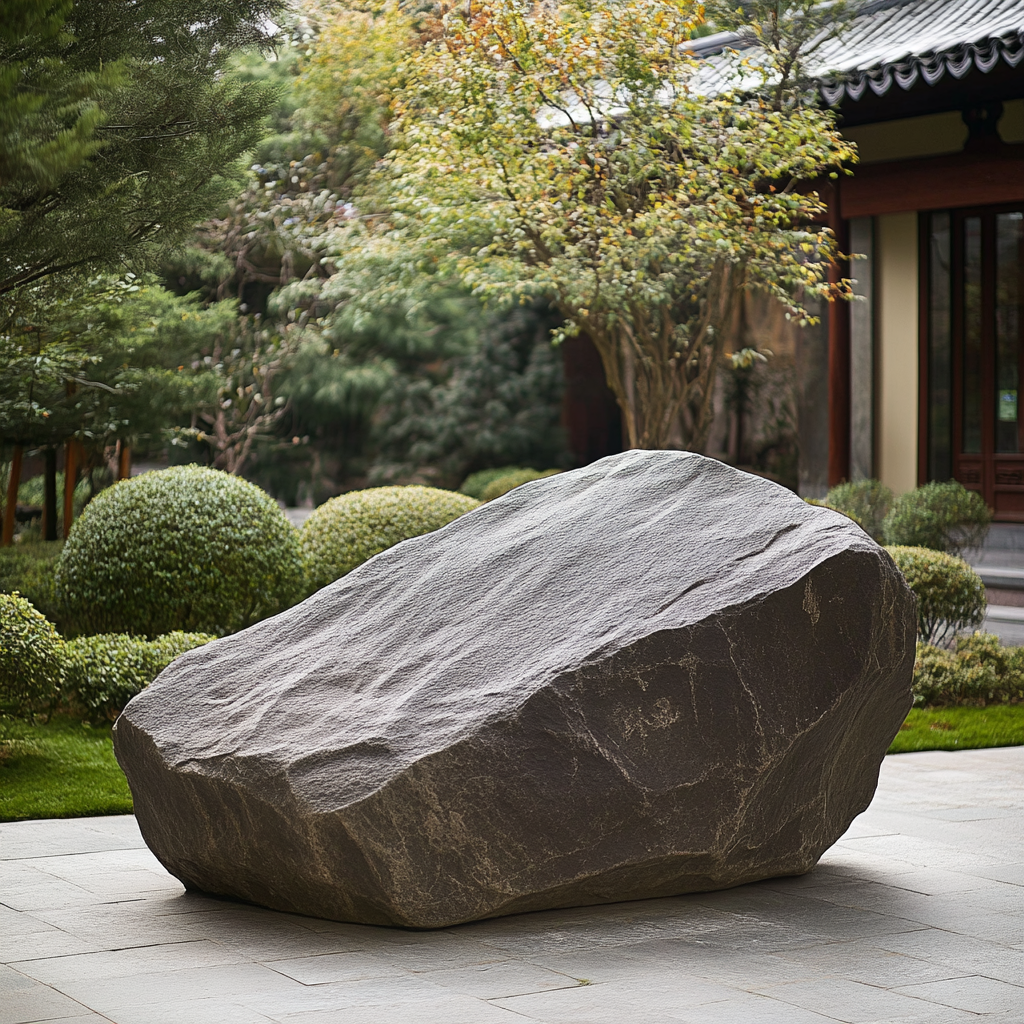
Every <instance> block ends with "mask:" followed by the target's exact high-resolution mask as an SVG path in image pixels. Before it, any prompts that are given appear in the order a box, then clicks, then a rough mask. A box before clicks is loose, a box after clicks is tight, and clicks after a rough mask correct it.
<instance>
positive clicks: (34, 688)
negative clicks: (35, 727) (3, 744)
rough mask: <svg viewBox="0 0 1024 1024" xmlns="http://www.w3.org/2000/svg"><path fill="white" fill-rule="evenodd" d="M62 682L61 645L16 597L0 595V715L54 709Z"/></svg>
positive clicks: (50, 627)
mask: <svg viewBox="0 0 1024 1024" xmlns="http://www.w3.org/2000/svg"><path fill="white" fill-rule="evenodd" d="M63 682H64V641H63V640H61V638H60V636H59V634H58V633H57V630H56V629H54V627H53V624H52V623H51V622H50V621H48V620H47V618H46V616H45V615H43V614H42V612H40V611H37V610H36V608H35V607H34V606H33V605H32V602H31V601H27V600H26V599H25V598H23V597H22V596H21V595H20V594H0V713H2V714H5V715H12V716H15V717H29V716H31V715H33V714H36V713H38V712H48V711H50V710H52V709H53V707H54V706H55V705H56V703H57V700H58V698H59V697H60V693H61V687H62V685H63Z"/></svg>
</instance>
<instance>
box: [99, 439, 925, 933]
mask: <svg viewBox="0 0 1024 1024" xmlns="http://www.w3.org/2000/svg"><path fill="white" fill-rule="evenodd" d="M914 638H915V621H914V603H913V597H912V595H911V593H910V591H909V590H908V588H907V586H906V584H905V583H904V581H903V578H902V577H901V576H900V574H899V573H898V571H897V570H896V568H895V566H894V565H893V563H892V561H891V559H890V558H889V556H888V555H887V554H886V553H885V552H884V551H883V550H882V549H881V548H879V547H878V546H877V545H876V544H875V543H874V542H873V541H871V540H870V538H868V536H867V535H866V534H864V533H863V532H862V531H861V530H860V529H859V528H858V527H857V526H856V525H854V524H853V523H852V522H851V521H850V520H848V519H846V518H845V517H844V516H841V515H840V514H838V513H836V512H832V511H829V510H827V509H823V508H818V507H814V506H811V505H808V504H806V503H805V502H803V501H801V500H800V499H799V498H797V497H796V496H795V495H793V494H791V493H790V492H788V491H786V490H784V489H783V488H781V487H779V486H777V485H775V484H773V483H770V482H768V481H765V480H762V479H759V478H757V477H753V476H749V475H747V474H744V473H740V472H738V471H736V470H733V469H731V468H729V467H728V466H725V465H723V464H721V463H719V462H715V461H713V460H710V459H705V458H703V457H701V456H698V455H690V454H685V453H679V452H663V451H662V452H641V451H631V452H626V453H624V454H622V455H616V456H612V457H610V458H607V459H603V460H602V461H600V462H597V463H595V464H593V465H590V466H587V467H585V468H583V469H580V470H576V471H574V472H571V473H565V474H562V475H560V476H555V477H550V478H548V479H545V480H541V481H537V482H535V483H531V484H527V485H525V486H524V487H520V488H518V489H516V490H514V491H512V492H510V493H509V494H507V495H506V496H505V497H503V498H500V499H498V500H497V501H494V502H491V503H489V504H486V505H483V506H481V507H480V508H478V509H475V510H474V511H472V512H470V513H468V514H467V515H465V516H463V517H462V518H460V519H457V520H456V521H455V522H453V523H451V524H450V525H449V526H446V527H445V528H444V529H442V530H439V531H437V532H436V533H432V534H427V535H425V536H422V537H416V538H414V539H412V540H408V541H405V542H404V543H402V544H399V545H398V546H396V547H394V548H391V549H390V550H388V551H385V552H384V553H382V554H380V555H378V556H377V557H376V558H374V559H372V560H371V561H369V562H367V563H366V564H364V565H362V566H360V567H359V568H358V569H356V570H355V571H354V572H352V573H350V574H349V575H348V576H346V577H344V578H342V579H341V580H339V581H338V582H337V583H334V584H332V585H331V586H329V587H327V588H325V589H324V590H322V591H320V592H318V593H317V594H315V595H313V596H312V597H311V598H309V600H307V601H305V602H304V603H303V604H301V605H298V606H297V607H295V608H292V609H291V610H289V611H287V612H285V613H283V614H281V615H278V616H277V617H275V618H273V619H269V620H267V621H265V622H262V623H260V624H258V625H256V626H253V627H252V628H250V629H248V630H246V631H244V632H242V633H239V634H236V635H234V636H230V637H226V638H224V639H222V640H218V641H215V642H214V643H212V644H209V645H208V646H205V647H201V648H198V649H197V650H194V651H190V652H189V653H187V654H185V655H184V656H182V657H181V658H180V659H179V660H178V661H176V662H175V663H174V664H173V665H171V666H170V667H169V668H168V669H166V670H165V671H164V672H163V673H162V674H161V675H160V676H159V678H158V679H157V680H156V681H155V682H154V683H153V685H152V686H151V687H150V688H149V689H148V690H147V691H145V692H144V693H142V694H140V695H139V696H138V697H136V698H135V699H134V700H133V701H132V702H131V703H130V704H129V705H128V707H127V709H126V710H125V712H124V714H123V715H122V716H121V718H120V719H119V720H118V723H117V726H116V728H115V731H114V741H115V749H116V751H117V756H118V759H119V761H120V762H121V765H122V767H123V768H124V770H125V773H126V774H127V776H128V781H129V783H130V784H131V788H132V793H133V796H134V799H135V811H136V814H137V816H138V820H139V824H140V826H141V829H142V833H143V835H144V837H145V839H146V842H147V843H148V844H149V846H150V848H151V849H152V850H153V852H154V853H155V854H156V855H157V857H159V859H160V860H161V861H162V862H163V864H164V865H165V866H166V867H167V869H168V870H169V871H170V872H172V873H173V874H174V875H176V876H177V877H178V878H180V879H181V880H182V881H183V882H184V883H185V884H186V885H187V886H189V887H191V888H195V889H200V890H204V891H206V892H210V893H220V894H224V895H230V896H235V897H239V898H242V899H245V900H249V901H252V902H254V903H260V904H263V905H265V906H268V907H275V908H279V909H281V910H289V911H296V912H298V913H302V914H309V915H313V916H318V917H327V918H334V919H337V920H342V921H358V922H365V923H371V924H390V925H403V926H408V927H414V928H433V927H441V926H444V925H450V924H456V923H458V922H463V921H470V920H474V919H477V918H483V917H493V916H497V915H501V914H511V913H516V912H519V911H528V910H537V909H542V908H549V907H564V906H572V905H580V904H592V903H603V902H611V901H616V900H629V899H638V898H643V897H650V896H663V895H669V894H675V893H685V892H693V891H699V890H707V889H717V888H724V887H728V886H733V885H739V884H741V883H744V882H751V881H754V880H756V879H761V878H766V877H770V876H777V875H790V874H799V873H802V872H805V871H808V870H809V869H810V868H812V867H813V866H814V864H815V863H816V862H817V860H818V858H819V857H820V855H821V854H822V853H823V852H824V851H825V850H826V849H827V848H828V847H829V846H830V845H831V844H832V843H833V842H835V840H836V839H837V838H838V837H839V836H840V835H841V834H842V833H843V832H844V831H845V830H846V828H847V826H848V825H849V823H850V821H851V820H852V819H853V818H854V816H855V815H857V814H858V813H860V812H861V811H862V810H864V808H865V807H867V805H868V803H869V802H870V800H871V797H872V794H873V793H874V789H875V785H876V782H877V778H878V768H879V764H880V762H881V760H882V757H883V755H884V754H885V751H886V748H887V747H888V745H889V743H890V741H891V739H892V737H893V736H894V735H895V733H896V731H897V730H898V729H899V726H900V724H901V722H902V721H903V718H904V717H905V715H906V713H907V710H908V709H909V707H910V704H911V696H910V680H911V672H912V667H913V660H914Z"/></svg>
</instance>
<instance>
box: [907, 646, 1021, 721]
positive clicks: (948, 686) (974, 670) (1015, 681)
mask: <svg viewBox="0 0 1024 1024" xmlns="http://www.w3.org/2000/svg"><path fill="white" fill-rule="evenodd" d="M1022 701H1024V647H1003V646H1002V645H1001V644H1000V642H999V638H998V637H996V636H993V635H991V634H990V633H975V634H974V635H973V636H961V637H957V640H956V646H955V648H954V649H953V650H949V649H947V648H943V647H933V646H931V645H929V644H925V643H919V644H918V645H917V660H916V661H915V663H914V703H915V705H919V706H923V707H951V706H956V705H968V706H971V707H985V706H986V705H989V704H1009V703H1020V702H1022Z"/></svg>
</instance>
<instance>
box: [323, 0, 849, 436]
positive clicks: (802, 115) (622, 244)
mask: <svg viewBox="0 0 1024 1024" xmlns="http://www.w3.org/2000/svg"><path fill="white" fill-rule="evenodd" d="M699 14H700V12H699V8H698V6H697V5H696V4H695V3H691V2H689V0H626V2H617V0H594V2H589V3H585V2H583V0H579V2H575V3H572V4H569V5H554V4H543V3H542V4H539V5H525V4H523V3H521V2H519V0H495V2H493V3H489V4H487V5H483V4H480V3H470V4H468V5H467V4H459V5H458V6H457V7H453V8H452V9H451V10H449V11H448V13H447V17H446V19H445V23H444V30H443V33H442V35H441V37H440V38H439V39H437V40H436V41H431V42H428V43H427V44H426V45H424V46H422V47H420V48H417V49H415V50H413V51H411V53H410V55H409V57H408V59H407V61H406V64H405V67H404V69H403V80H404V86H403V89H402V90H401V92H400V93H399V95H398V99H397V101H396V111H397V118H396V122H395V124H394V134H395V138H394V146H393V148H392V150H391V151H390V153H389V155H388V156H387V157H386V158H385V161H384V162H383V166H382V168H381V170H380V171H379V173H378V174H377V175H376V177H375V179H374V188H373V191H372V192H371V193H368V194H366V195H364V197H363V198H362V199H361V200H360V209H361V211H362V212H363V213H364V217H363V218H362V219H361V220H360V221H358V222H357V223H350V224H347V225H345V226H344V228H343V229H342V230H341V231H339V232H338V234H337V236H336V238H335V241H334V247H335V256H334V262H335V266H336V267H337V270H338V274H339V275H342V276H345V275H347V276H350V277H351V276H354V275H356V274H357V272H358V268H359V266H360V265H362V266H366V265H371V266H376V267H379V268H383V267H388V268H390V272H389V273H387V274H381V275H380V276H379V277H378V280H377V281H376V282H375V284H374V287H371V288H370V289H368V290H367V291H366V292H364V293H363V294H361V295H359V296H353V298H352V301H353V302H354V303H355V304H357V305H359V306H360V307H362V308H364V309H367V310H369V309H372V308H373V307H374V305H375V304H376V303H378V302H380V301H381V300H382V299H385V300H386V301H394V294H395V293H396V291H401V290H402V289H403V288H411V287H415V286H417V285H415V282H416V281H417V279H419V278H422V277H423V276H424V275H429V276H431V277H432V278H434V279H437V280H440V281H446V282H447V281H451V280H457V281H460V282H461V283H463V284H464V285H467V286H469V287H470V288H472V289H473V290H474V292H475V293H476V294H478V295H480V296H482V297H485V298H487V299H489V300H492V301H496V302H499V303H506V304H507V303H514V302H517V301H526V300H529V299H532V298H533V297H535V296H542V297H545V298H547V299H548V300H549V301H551V302H552V303H553V304H554V305H555V307H556V308H557V309H558V310H559V312H560V313H561V314H562V315H563V316H564V317H565V320H566V327H565V329H564V330H565V332H566V333H569V332H580V331H582V332H586V334H587V335H589V336H590V338H591V339H592V340H593V342H594V344H595V346H596V347H597V350H598V352H599V353H600V356H601V359H602V363H603V365H604V370H605V374H606V377H607V380H608V384H609V386H610V387H611V389H612V391H613V392H614V394H615V396H616V399H617V400H618V403H619V405H620V407H621V409H622V412H623V421H624V426H625V429H626V432H627V439H628V443H629V445H630V446H632V447H641V448H656V447H665V446H668V445H674V446H681V447H687V448H698V449H699V448H700V447H701V446H702V445H703V443H704V441H705V439H706V436H707V432H708V429H709V427H710V423H711V417H712V401H711V399H712V389H713V384H714V377H715V373H716V369H717V367H718V365H719V364H720V362H721V357H722V352H723V351H724V347H725V344H726V342H727V340H728V334H729V329H730V325H731V323H732V320H733V317H734V313H735V309H736V304H737V298H738V296H739V294H740V293H741V290H742V289H743V288H759V289H762V290H764V291H766V292H768V293H769V294H771V295H773V296H774V297H776V298H777V299H778V300H779V301H781V302H783V303H784V304H785V306H786V308H787V310H788V311H789V315H790V316H792V317H795V318H797V319H798V320H799V321H801V322H806V321H808V320H810V316H809V314H808V312H807V310H806V309H805V308H804V306H803V301H804V299H805V298H806V297H807V296H824V297H827V298H830V299H831V298H836V297H837V296H839V295H845V294H848V291H849V287H848V284H847V283H845V282H844V283H842V284H840V285H839V286H830V285H829V284H828V283H827V269H828V265H829V264H830V262H831V261H832V260H833V259H834V257H835V256H836V248H835V239H834V237H833V236H832V233H831V232H830V231H829V230H828V229H827V228H826V227H823V226H821V224H820V220H821V218H822V217H823V215H824V213H825V206H824V204H823V202H822V200H821V199H820V197H819V196H818V194H817V193H816V192H814V191H813V190H811V189H810V187H809V185H810V183H812V182H814V181H815V180H817V179H819V178H821V177H826V176H828V175H830V174H831V175H833V176H834V175H835V173H836V172H837V169H839V168H840V167H841V165H842V164H843V163H844V162H845V161H849V160H852V159H853V157H854V151H853V149H852V147H850V146H849V145H848V144H847V143H845V142H843V140H842V139H841V138H840V137H839V135H838V133H837V132H836V129H835V118H834V115H833V114H832V113H830V112H828V111H822V110H819V109H817V108H816V107H814V106H811V105H809V104H808V103H806V102H805V101H804V98H803V97H802V96H801V95H800V94H799V92H798V90H795V89H789V90H788V91H787V93H786V95H785V97H784V102H782V103H780V104H778V105H777V104H775V103H774V102H772V101H771V100H769V99H762V98H760V97H759V96H758V95H756V93H755V94H750V93H749V92H745V93H740V92H736V91H729V90H728V88H726V89H723V88H722V87H721V84H720V83H721V82H722V80H723V78H726V79H727V78H728V76H729V75H731V74H735V75H736V76H737V80H739V79H740V78H743V79H745V80H746V81H747V83H748V84H749V82H750V79H751V68H750V66H749V64H745V63H744V62H743V61H742V60H740V59H739V58H735V59H734V60H732V61H730V60H729V58H723V59H722V61H720V62H719V64H718V66H717V68H716V78H717V80H718V83H719V84H718V85H717V86H716V89H717V91H716V92H715V94H714V95H707V93H708V92H710V91H711V90H710V88H709V86H708V84H707V82H706V81H703V80H702V75H703V76H706V74H707V65H706V64H701V63H699V62H697V61H695V60H694V59H693V58H692V57H691V56H689V55H688V52H687V50H688V46H687V44H688V40H689V39H690V36H691V33H692V32H693V30H694V28H695V26H696V25H697V24H698V22H699ZM371 214H372V215H373V216H372V217H371V216H369V215H371Z"/></svg>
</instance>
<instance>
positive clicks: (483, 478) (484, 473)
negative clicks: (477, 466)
mask: <svg viewBox="0 0 1024 1024" xmlns="http://www.w3.org/2000/svg"><path fill="white" fill-rule="evenodd" d="M524 470H527V471H528V472H529V470H528V469H527V467H525V466H498V467H497V469H481V470H480V471H479V472H478V473H470V474H469V476H467V477H466V479H465V480H463V481H462V486H461V487H460V488H459V493H460V494H467V495H469V497H471V498H476V500H477V501H481V500H482V499H483V496H484V491H485V490H486V489H487V485H488V484H490V483H493V482H494V481H495V480H500V479H501V478H502V477H503V476H511V475H512V474H513V473H522V472H523V471H524Z"/></svg>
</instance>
